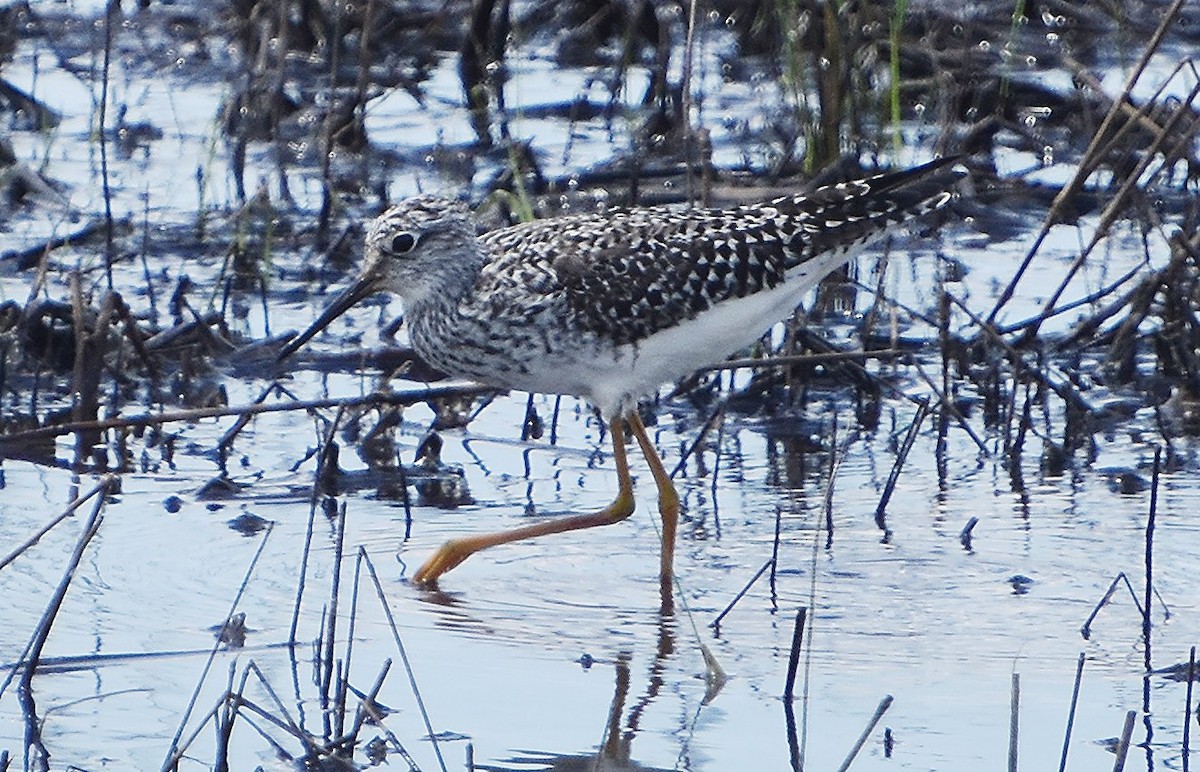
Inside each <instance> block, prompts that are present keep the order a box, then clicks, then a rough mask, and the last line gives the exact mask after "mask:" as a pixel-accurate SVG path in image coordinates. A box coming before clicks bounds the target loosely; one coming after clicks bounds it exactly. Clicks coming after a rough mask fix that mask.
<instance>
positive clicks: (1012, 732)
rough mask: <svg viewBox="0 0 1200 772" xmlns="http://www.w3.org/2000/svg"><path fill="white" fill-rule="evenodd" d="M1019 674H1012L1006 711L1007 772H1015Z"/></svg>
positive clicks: (1019, 688)
mask: <svg viewBox="0 0 1200 772" xmlns="http://www.w3.org/2000/svg"><path fill="white" fill-rule="evenodd" d="M1020 719H1021V674H1020V673H1013V674H1012V697H1011V698H1010V700H1009V711H1008V772H1017V733H1018V730H1019V729H1020V726H1021V720H1020Z"/></svg>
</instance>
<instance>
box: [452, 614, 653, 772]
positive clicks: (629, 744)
mask: <svg viewBox="0 0 1200 772" xmlns="http://www.w3.org/2000/svg"><path fill="white" fill-rule="evenodd" d="M674 652H675V620H674V617H673V616H671V615H666V614H664V615H660V616H659V626H658V645H657V650H656V651H655V656H654V661H653V663H652V664H651V666H650V670H649V673H648V678H647V683H646V690H645V692H644V693H643V694H642V696H641V697H640V698H638V700H637V701H636V702H635V703H634V704H633V705H632V707H630V708H629V710H628V712H626V703H627V702H628V700H629V696H630V689H631V687H632V684H633V677H632V674H631V671H630V667H629V663H630V660H631V659H632V655H631V654H630V653H629V652H621V653H620V654H619V655H617V658H616V660H615V661H614V662H613V668H614V671H615V676H616V679H615V685H614V688H613V699H612V703H611V704H610V706H609V709H608V718H607V720H606V722H605V726H604V738H603V741H602V742H601V743H600V748H599V750H598V751H597V752H596V753H575V754H558V753H553V752H550V751H525V752H524V753H522V755H520V756H514V757H513V758H510V759H507V760H506V761H504V762H502V763H501V764H499V765H480V764H476V765H475V769H478V770H489V771H490V772H516V771H517V770H522V771H523V772H665V768H663V767H652V766H646V765H644V764H641V763H639V762H637V761H636V760H635V759H634V758H633V741H634V738H635V737H637V734H638V731H639V728H640V725H641V719H642V715H643V714H644V713H645V711H646V709H647V708H648V707H649V706H650V705H651V704H652V703H653V702H654V701H655V699H657V697H658V695H659V692H660V691H661V690H662V687H663V682H664V681H663V673H664V670H665V668H666V661H667V658H668V657H669V656H670V655H671V654H673V653H674ZM622 718H624V720H622Z"/></svg>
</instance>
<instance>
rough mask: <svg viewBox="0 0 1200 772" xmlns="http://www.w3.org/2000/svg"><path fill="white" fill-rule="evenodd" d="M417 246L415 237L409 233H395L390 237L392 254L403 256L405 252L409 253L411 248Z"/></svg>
mask: <svg viewBox="0 0 1200 772" xmlns="http://www.w3.org/2000/svg"><path fill="white" fill-rule="evenodd" d="M416 245H417V237H416V236H414V235H412V234H411V233H408V232H405V233H397V234H396V235H395V236H393V237H392V253H393V254H396V255H403V254H404V253H405V252H411V251H412V248H413V247H415V246H416Z"/></svg>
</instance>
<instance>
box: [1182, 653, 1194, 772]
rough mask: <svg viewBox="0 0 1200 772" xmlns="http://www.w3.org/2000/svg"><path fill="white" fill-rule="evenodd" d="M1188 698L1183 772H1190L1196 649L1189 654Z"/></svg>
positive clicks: (1185, 716)
mask: <svg viewBox="0 0 1200 772" xmlns="http://www.w3.org/2000/svg"><path fill="white" fill-rule="evenodd" d="M1187 674H1188V679H1187V697H1186V701H1185V702H1184V704H1183V772H1188V754H1190V753H1191V748H1190V745H1191V736H1192V684H1194V683H1195V682H1196V647H1195V646H1193V647H1192V651H1191V653H1190V654H1188V670H1187Z"/></svg>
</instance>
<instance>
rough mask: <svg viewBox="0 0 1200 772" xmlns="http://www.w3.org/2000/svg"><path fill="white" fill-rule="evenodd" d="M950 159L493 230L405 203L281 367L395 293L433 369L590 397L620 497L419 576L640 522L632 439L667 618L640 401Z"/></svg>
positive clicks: (912, 209) (829, 261) (935, 184)
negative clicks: (776, 189)
mask: <svg viewBox="0 0 1200 772" xmlns="http://www.w3.org/2000/svg"><path fill="white" fill-rule="evenodd" d="M951 163H952V160H943V161H935V162H933V163H931V164H926V165H924V166H920V167H917V168H914V169H909V170H907V171H902V172H896V173H892V174H883V175H878V176H875V177H870V178H868V179H865V180H859V181H856V182H848V183H843V184H839V185H831V186H828V187H824V188H819V189H818V190H816V191H814V192H812V193H810V194H807V195H799V196H787V197H783V198H777V199H775V200H773V201H768V202H765V203H761V204H754V205H750V206H742V207H737V208H734V209H723V210H717V209H689V210H675V209H666V208H634V209H617V210H614V211H611V212H607V213H604V214H584V215H574V216H570V217H562V218H557V219H550V220H539V221H537V222H531V223H526V224H524V225H517V226H513V227H510V228H502V229H500V230H496V231H492V232H491V233H486V234H483V235H482V236H480V235H477V232H476V222H475V219H474V217H473V215H472V214H471V212H470V210H469V209H468V208H467V207H466V206H465V205H464V204H462V203H460V202H456V201H450V200H446V199H441V198H435V197H431V196H422V197H419V198H414V199H410V200H408V201H405V202H403V203H401V204H398V205H397V206H394V207H392V208H391V209H389V210H388V211H386V212H384V213H383V214H382V215H381V216H380V217H378V218H377V219H376V220H375V221H374V222H373V223H372V224H371V227H370V228H369V230H368V233H367V239H366V267H365V269H364V271H363V275H362V277H361V278H360V279H359V280H358V282H357V283H356V284H354V285H353V286H351V287H350V288H349V289H347V290H346V291H345V292H343V293H342V294H341V295H340V296H338V298H336V299H335V300H334V301H333V302H332V303H331V304H330V305H329V307H328V308H326V310H325V312H324V313H323V314H322V315H321V316H320V317H319V318H318V319H317V320H316V321H315V322H314V323H313V324H312V326H311V327H309V329H308V330H307V331H306V332H304V333H303V334H301V335H300V336H298V337H297V338H296V339H295V340H293V341H292V342H291V343H290V344H288V345H287V346H286V347H284V349H283V350H282V351H281V352H280V357H281V358H282V357H286V356H287V355H288V354H290V353H291V352H292V351H295V350H296V349H297V348H299V347H300V346H301V345H303V343H304V342H305V341H306V340H308V339H309V338H311V337H312V336H313V335H314V334H316V332H317V331H319V330H320V329H322V328H323V327H324V326H325V325H327V324H328V323H329V322H330V321H331V320H332V319H334V318H335V317H337V316H338V315H339V314H341V313H342V312H343V311H345V310H346V309H347V308H349V307H350V306H352V305H354V303H356V302H357V301H358V300H360V299H362V298H363V297H365V296H366V295H369V294H371V293H373V292H375V291H377V290H380V289H386V290H389V291H391V292H393V293H395V294H397V295H399V296H400V297H401V298H402V299H403V301H404V307H405V318H406V320H407V323H408V329H409V336H410V337H411V339H412V342H413V346H414V347H415V348H416V349H417V351H418V353H420V354H421V356H422V357H424V358H425V359H427V360H428V361H429V362H430V363H431V364H433V365H434V366H436V367H438V368H440V369H442V370H444V371H446V372H447V373H449V374H452V375H457V376H464V377H467V378H472V379H474V380H477V381H481V382H484V383H487V384H491V385H493V386H499V387H505V388H512V389H519V390H522V391H533V392H547V393H557V394H572V395H577V396H581V397H584V398H586V399H588V400H590V401H591V402H592V403H593V404H594V405H596V407H598V408H599V409H600V411H601V412H602V413H603V414H604V416H605V418H606V419H608V425H609V430H610V433H611V436H612V440H613V459H614V465H615V467H616V471H617V479H618V486H619V488H618V494H617V497H616V499H615V500H614V501H613V502H612V503H611V504H610V505H609V506H607V507H605V508H604V509H602V510H600V511H598V512H595V513H592V514H582V515H571V516H567V517H562V518H557V519H550V520H545V521H539V522H536V523H529V524H525V525H522V526H520V527H518V528H514V529H511V530H508V531H500V532H497V533H493V534H484V535H478V536H469V537H465V538H460V539H452V540H450V541H449V542H447V543H446V544H444V545H443V546H442V547H441V548H440V549H439V550H437V551H436V552H435V553H434V555H433V556H432V557H431V558H430V559H429V560H428V561H427V562H426V563H425V564H424V565H423V566H422V567H421V568H420V569H419V570H418V571H417V573H416V574H415V575H414V576H413V579H414V580H415V581H416V582H418V583H423V584H431V583H434V582H436V581H437V579H438V577H440V576H441V575H442V574H444V573H445V572H447V571H449V570H450V569H452V568H454V567H455V566H457V565H458V564H459V563H461V562H462V561H463V560H465V559H466V558H467V557H469V556H470V555H472V554H474V553H475V552H478V551H479V550H481V549H486V548H489V547H494V546H497V545H500V544H506V543H509V542H514V541H520V540H523V539H527V538H532V537H535V536H542V535H548V534H553V533H563V532H565V531H573V530H579V529H582V528H591V527H593V526H598V525H607V524H610V523H615V522H618V521H620V520H623V519H625V518H626V517H628V516H629V514H630V513H631V512H633V508H634V497H633V483H632V479H631V477H630V473H629V467H628V464H627V461H626V457H625V442H624V432H625V430H626V429H628V430H629V431H630V432H631V433H632V434H633V436H634V438H636V440H637V443H638V445H639V446H640V448H641V450H642V454H643V455H644V456H645V459H646V462H647V464H648V465H649V467H650V471H651V475H652V476H653V478H654V481H655V484H656V487H657V488H658V495H659V512H660V514H661V517H662V529H661V533H662V552H661V555H660V572H659V575H660V586H661V589H662V591H663V594H664V595H663V597H664V609H665V608H666V607H667V606H666V604H667V603H668V602H669V598H670V594H671V588H672V585H671V576H672V556H673V554H674V540H675V529H676V524H677V522H678V518H679V498H678V494H677V492H676V491H675V488H674V485H673V484H672V483H671V478H670V475H668V474H667V472H666V470H665V468H664V467H663V465H662V462H661V460H660V459H659V457H658V455H657V453H656V452H655V451H654V447H653V443H652V441H651V440H650V438H649V436H648V435H647V433H646V429H645V427H644V426H643V425H642V422H641V419H640V418H639V416H638V413H637V411H636V410H635V409H634V407H635V406H636V402H637V400H638V399H639V398H641V397H643V396H646V395H648V394H650V393H653V391H654V390H655V389H657V388H658V386H660V385H661V384H663V383H665V382H668V381H671V380H674V379H677V378H680V377H682V376H684V375H687V374H688V373H690V372H692V371H694V370H696V369H697V368H699V367H702V366H704V365H708V364H715V363H717V362H719V361H720V360H722V359H724V358H725V357H727V356H728V355H729V354H731V353H733V352H735V351H737V350H738V349H740V348H743V347H745V346H746V345H748V344H749V343H751V342H752V341H754V340H755V339H756V338H757V337H758V336H759V335H760V334H761V333H762V332H763V331H764V330H765V329H767V328H768V327H770V325H771V324H772V323H774V322H775V321H777V320H779V319H782V318H783V317H785V316H787V315H788V314H790V313H791V311H792V310H793V309H794V308H795V307H796V306H797V305H798V304H799V303H800V301H801V300H802V298H803V295H804V293H805V292H807V291H808V290H809V289H811V288H812V286H813V285H814V284H816V283H817V282H818V281H819V280H820V279H821V278H822V277H823V276H825V275H826V274H828V273H829V272H830V271H832V270H833V269H834V268H836V267H838V266H839V265H841V264H843V263H845V262H846V261H847V260H849V259H850V258H851V257H852V256H853V255H854V254H855V253H856V252H857V251H858V250H859V249H861V247H862V246H864V245H865V244H866V243H867V242H869V241H870V240H871V239H873V238H876V237H878V236H879V235H881V234H883V233H885V232H886V231H887V230H888V229H889V228H891V227H892V226H894V225H896V224H899V223H901V222H904V221H906V220H908V219H910V218H914V217H919V216H921V215H923V214H926V213H928V212H930V211H932V210H934V209H938V208H939V207H942V206H944V205H945V204H946V203H947V202H948V201H950V199H951V198H952V197H953V190H954V183H955V181H956V180H957V179H958V177H959V176H960V175H959V174H958V173H956V172H954V171H952V170H951V168H950V165H951Z"/></svg>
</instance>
